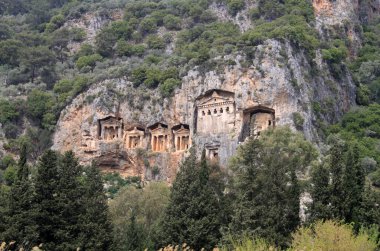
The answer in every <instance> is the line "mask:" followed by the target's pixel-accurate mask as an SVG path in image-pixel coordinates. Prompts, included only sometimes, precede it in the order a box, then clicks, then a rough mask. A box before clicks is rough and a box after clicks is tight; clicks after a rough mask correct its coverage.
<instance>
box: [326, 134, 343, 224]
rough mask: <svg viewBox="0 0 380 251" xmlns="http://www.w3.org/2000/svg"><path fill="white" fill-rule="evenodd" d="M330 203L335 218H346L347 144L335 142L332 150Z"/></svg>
mask: <svg viewBox="0 0 380 251" xmlns="http://www.w3.org/2000/svg"><path fill="white" fill-rule="evenodd" d="M330 157H331V159H330V172H331V185H330V203H331V207H330V210H331V214H332V217H333V218H335V219H343V218H344V189H345V188H344V185H343V174H344V166H345V164H346V163H345V145H342V144H340V143H339V142H338V141H337V142H334V143H333V145H332V147H331V150H330Z"/></svg>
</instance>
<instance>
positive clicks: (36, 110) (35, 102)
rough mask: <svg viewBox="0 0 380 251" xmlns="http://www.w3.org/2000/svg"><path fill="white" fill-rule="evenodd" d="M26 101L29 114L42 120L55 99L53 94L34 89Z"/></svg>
mask: <svg viewBox="0 0 380 251" xmlns="http://www.w3.org/2000/svg"><path fill="white" fill-rule="evenodd" d="M26 103H27V113H28V114H29V116H30V117H32V118H33V119H37V120H40V121H41V120H42V118H43V115H44V114H45V113H46V112H47V111H49V110H50V109H51V108H52V107H53V106H54V99H53V95H52V94H50V93H47V92H43V91H40V90H37V89H34V90H33V91H32V92H31V93H30V94H29V95H28V98H27V100H26Z"/></svg>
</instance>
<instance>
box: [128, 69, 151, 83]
mask: <svg viewBox="0 0 380 251" xmlns="http://www.w3.org/2000/svg"><path fill="white" fill-rule="evenodd" d="M146 71H147V68H146V67H144V66H140V67H137V68H136V69H134V70H133V71H132V76H131V80H132V82H133V86H134V87H138V86H140V85H141V84H142V83H144V81H145V79H146Z"/></svg>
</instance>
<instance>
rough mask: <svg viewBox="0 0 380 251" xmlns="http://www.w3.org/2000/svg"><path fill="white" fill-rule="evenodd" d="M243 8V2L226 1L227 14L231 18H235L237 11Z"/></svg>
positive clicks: (241, 0)
mask: <svg viewBox="0 0 380 251" xmlns="http://www.w3.org/2000/svg"><path fill="white" fill-rule="evenodd" d="M244 6H245V2H244V0H227V8H228V13H230V15H232V16H236V14H237V13H238V12H239V11H241V10H242V9H244Z"/></svg>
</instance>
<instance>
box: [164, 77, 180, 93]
mask: <svg viewBox="0 0 380 251" xmlns="http://www.w3.org/2000/svg"><path fill="white" fill-rule="evenodd" d="M180 84H181V81H180V80H178V79H174V78H169V79H166V80H165V82H164V83H163V84H161V85H160V92H161V95H162V96H163V97H169V96H170V95H171V94H172V93H173V91H174V89H175V88H176V87H177V86H179V85H180Z"/></svg>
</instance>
